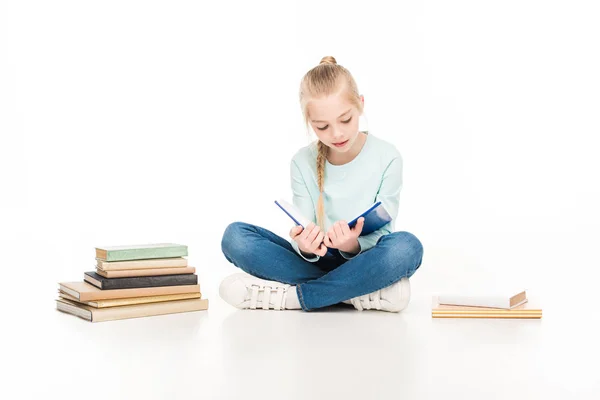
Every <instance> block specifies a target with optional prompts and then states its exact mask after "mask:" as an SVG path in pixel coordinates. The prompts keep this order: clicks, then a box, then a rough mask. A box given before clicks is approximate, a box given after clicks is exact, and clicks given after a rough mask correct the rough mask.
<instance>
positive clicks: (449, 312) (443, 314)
mask: <svg viewBox="0 0 600 400" xmlns="http://www.w3.org/2000/svg"><path fill="white" fill-rule="evenodd" d="M431 316H432V317H433V318H536V319H539V318H542V308H541V307H540V304H539V300H536V299H534V301H531V300H529V301H527V302H525V303H522V304H521V305H518V306H516V307H513V308H511V309H500V308H488V307H473V306H458V305H449V304H440V302H439V298H438V297H437V296H433V297H432V306H431Z"/></svg>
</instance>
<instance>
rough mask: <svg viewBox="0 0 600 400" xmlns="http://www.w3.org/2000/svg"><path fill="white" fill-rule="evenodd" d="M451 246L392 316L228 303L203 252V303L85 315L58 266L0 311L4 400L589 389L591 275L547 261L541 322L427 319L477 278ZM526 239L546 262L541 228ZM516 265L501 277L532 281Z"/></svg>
mask: <svg viewBox="0 0 600 400" xmlns="http://www.w3.org/2000/svg"><path fill="white" fill-rule="evenodd" d="M484 236H485V235H484ZM449 240H450V239H449ZM518 242H520V241H515V243H518ZM451 248H452V247H447V248H442V247H440V246H435V245H430V246H429V252H428V253H427V254H426V258H425V261H424V264H423V266H422V269H421V270H419V271H418V272H417V274H416V275H415V276H414V277H413V278H412V280H411V282H412V292H413V297H412V300H411V303H410V305H409V307H408V308H407V309H406V310H405V311H404V312H402V313H399V314H390V313H384V312H376V311H363V312H359V311H355V310H353V309H344V308H340V307H337V308H331V309H328V310H325V311H321V312H311V313H306V312H302V311H284V312H275V311H241V310H236V309H233V308H231V307H229V306H228V305H227V304H225V303H224V302H223V301H222V300H221V299H220V298H219V297H218V294H217V288H218V284H219V280H220V279H221V278H222V277H223V276H225V275H227V274H228V273H230V272H234V271H235V269H234V268H233V267H232V266H231V265H229V264H227V262H226V261H225V260H224V259H221V258H219V257H215V259H214V260H211V264H210V265H211V267H210V268H209V267H208V261H206V260H205V261H206V264H205V266H204V267H200V268H199V276H200V278H201V284H202V291H203V294H204V295H205V296H206V297H208V298H209V299H210V302H211V303H210V309H209V310H208V311H207V312H197V313H188V314H178V315H167V316H160V317H150V318H141V319H132V320H124V321H112V322H103V323H96V324H92V323H88V322H86V321H83V320H80V319H78V318H75V317H72V316H69V315H67V314H63V313H60V312H58V311H56V310H55V309H54V303H53V301H52V300H53V299H52V296H54V295H55V291H56V279H53V278H56V274H54V273H51V272H46V273H42V277H43V279H41V280H39V281H38V282H37V283H34V284H33V286H32V289H35V290H38V291H40V290H42V287H41V286H43V291H44V293H45V295H44V297H45V298H44V299H39V300H38V301H39V304H38V305H37V307H33V306H32V304H31V303H22V307H23V308H25V309H21V310H19V302H16V303H14V307H10V309H9V310H7V313H8V316H7V317H8V318H9V319H5V321H7V320H11V321H14V322H15V323H13V324H3V326H4V328H3V330H4V331H5V333H8V335H9V336H8V337H9V339H6V338H5V339H4V340H3V346H6V347H7V348H6V349H5V351H4V352H3V354H4V356H3V358H4V365H5V368H6V367H7V366H8V367H9V369H10V371H9V372H8V376H9V378H10V379H8V380H7V382H6V383H5V384H4V385H3V387H2V388H1V390H3V391H4V393H10V394H11V395H12V397H5V396H2V398H44V397H45V398H47V397H48V396H51V397H57V398H59V397H60V398H85V399H133V398H144V399H188V398H203V399H238V398H239V399H244V400H249V399H273V398H281V399H321V398H324V399H325V398H332V399H333V398H344V399H380V398H381V399H388V398H389V399H427V398H431V399H438V398H441V399H455V398H456V399H478V400H479V399H598V398H600V386H599V383H598V371H599V369H598V359H599V347H598V344H597V338H598V329H597V326H598V322H600V321H599V319H598V316H597V312H596V311H594V309H593V307H590V306H587V304H582V303H581V302H580V301H581V300H583V299H584V296H587V295H589V293H590V292H589V291H588V290H589V289H592V288H593V286H595V282H584V281H581V282H580V283H579V284H578V285H577V286H575V285H564V277H563V276H558V275H556V274H554V273H553V271H556V268H553V267H549V269H548V274H546V275H545V276H542V275H540V276H539V277H538V279H537V282H538V283H539V285H538V287H537V289H541V290H537V295H543V308H544V317H543V319H542V320H434V319H432V318H431V316H430V297H431V294H432V293H434V292H435V291H436V290H441V289H444V288H448V287H459V286H460V285H461V284H464V277H466V276H470V277H471V279H481V278H482V277H481V276H478V275H477V268H476V265H477V263H471V264H469V259H467V258H466V257H464V256H461V255H460V253H461V252H460V251H457V250H449V249H451ZM478 248H481V249H483V250H484V251H491V250H490V249H485V245H484V243H480V244H479V247H478ZM528 248H529V249H531V251H532V256H531V257H532V258H535V257H538V258H540V262H541V263H543V262H545V261H544V260H545V258H544V257H543V256H541V254H542V253H540V252H538V251H537V250H539V249H542V248H543V240H542V239H539V242H536V241H533V242H532V241H529V243H528ZM536 249H537V250H536ZM426 251H427V249H426ZM550 253H551V252H550ZM470 254H473V252H470ZM521 254H522V255H523V257H526V256H525V253H524V252H522V253H521ZM536 254H537V255H536ZM554 254H555V255H554V256H552V257H554V259H555V260H556V262H559V261H560V262H562V261H561V260H562V257H563V255H564V254H563V253H560V251H559V252H554ZM461 257H462V258H461ZM503 257H504V256H502V255H498V262H499V263H500V264H502V263H503V262H504V261H503ZM556 257H558V258H556ZM580 258H581V257H580ZM442 261H443V262H442ZM572 261H573V264H572V265H571V266H570V268H575V267H576V266H577V265H583V262H582V261H583V260H581V259H579V258H577V257H576V258H575V259H573V260H572ZM490 262H492V261H490ZM524 262H525V263H527V262H529V261H528V260H527V259H526V260H525V261H524ZM459 264H462V265H463V266H465V267H464V268H463V269H458V267H456V266H457V265H459ZM449 265H454V266H455V267H453V268H449V267H448V266H449ZM507 269H508V270H509V271H510V267H508V264H507ZM525 272H526V270H524V274H523V277H524V278H526V279H523V280H521V279H520V278H519V279H513V281H516V282H521V281H527V282H530V281H531V279H530V278H531V276H528V275H527V274H526V273H525ZM499 276H501V275H499ZM561 285H562V286H561ZM578 301H579V302H578ZM574 304H579V307H574ZM19 311H20V312H22V313H23V314H21V315H17V314H18V313H19ZM594 313H596V314H594ZM10 318H12V319H10Z"/></svg>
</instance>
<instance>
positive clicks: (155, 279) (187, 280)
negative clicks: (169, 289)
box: [102, 274, 198, 290]
mask: <svg viewBox="0 0 600 400" xmlns="http://www.w3.org/2000/svg"><path fill="white" fill-rule="evenodd" d="M197 283H198V275H196V274H182V275H158V276H136V277H130V278H104V279H103V280H102V289H106V290H110V289H136V288H147V287H159V286H181V285H196V284H197Z"/></svg>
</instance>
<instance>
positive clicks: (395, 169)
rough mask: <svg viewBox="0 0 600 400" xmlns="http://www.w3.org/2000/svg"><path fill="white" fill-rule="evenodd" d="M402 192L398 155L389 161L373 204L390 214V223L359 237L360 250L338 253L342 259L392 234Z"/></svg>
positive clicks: (366, 248)
mask: <svg viewBox="0 0 600 400" xmlns="http://www.w3.org/2000/svg"><path fill="white" fill-rule="evenodd" d="M401 190H402V156H400V155H399V154H398V155H397V156H396V157H394V158H393V159H392V161H390V163H389V164H388V166H387V167H386V169H385V171H384V172H383V177H382V180H381V185H380V186H379V190H378V191H377V197H376V199H375V202H378V201H381V202H382V203H383V206H384V207H385V209H386V210H387V211H388V212H389V213H390V216H391V217H392V221H391V222H388V223H387V224H385V225H384V226H382V227H381V228H379V229H378V230H376V231H374V232H371V233H370V234H368V235H364V236H359V237H358V243H359V245H360V250H359V252H358V253H356V254H350V253H346V252H342V251H340V254H341V255H342V257H344V258H346V259H348V260H349V259H351V258H353V257H356V256H357V255H359V254H360V253H362V252H363V251H366V250H368V249H370V248H371V247H373V246H375V245H376V244H377V241H378V240H379V238H380V237H382V236H383V235H387V234H389V233H392V232H393V230H394V226H395V222H396V217H397V216H398V207H399V203H400V191H401Z"/></svg>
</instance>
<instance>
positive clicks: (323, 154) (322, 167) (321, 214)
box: [317, 140, 328, 230]
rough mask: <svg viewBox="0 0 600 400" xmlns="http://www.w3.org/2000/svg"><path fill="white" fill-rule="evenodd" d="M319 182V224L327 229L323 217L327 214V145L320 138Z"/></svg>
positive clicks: (318, 144) (318, 157) (318, 146)
mask: <svg viewBox="0 0 600 400" xmlns="http://www.w3.org/2000/svg"><path fill="white" fill-rule="evenodd" d="M317 148H318V153H317V183H318V185H319V191H320V192H321V193H320V194H319V201H318V203H317V225H319V226H320V227H321V229H322V230H324V229H325V226H324V224H325V223H324V221H323V217H324V215H325V206H324V204H323V186H324V185H325V160H326V158H327V150H328V148H327V146H326V145H325V144H323V142H321V141H320V140H319V141H318V143H317Z"/></svg>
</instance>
